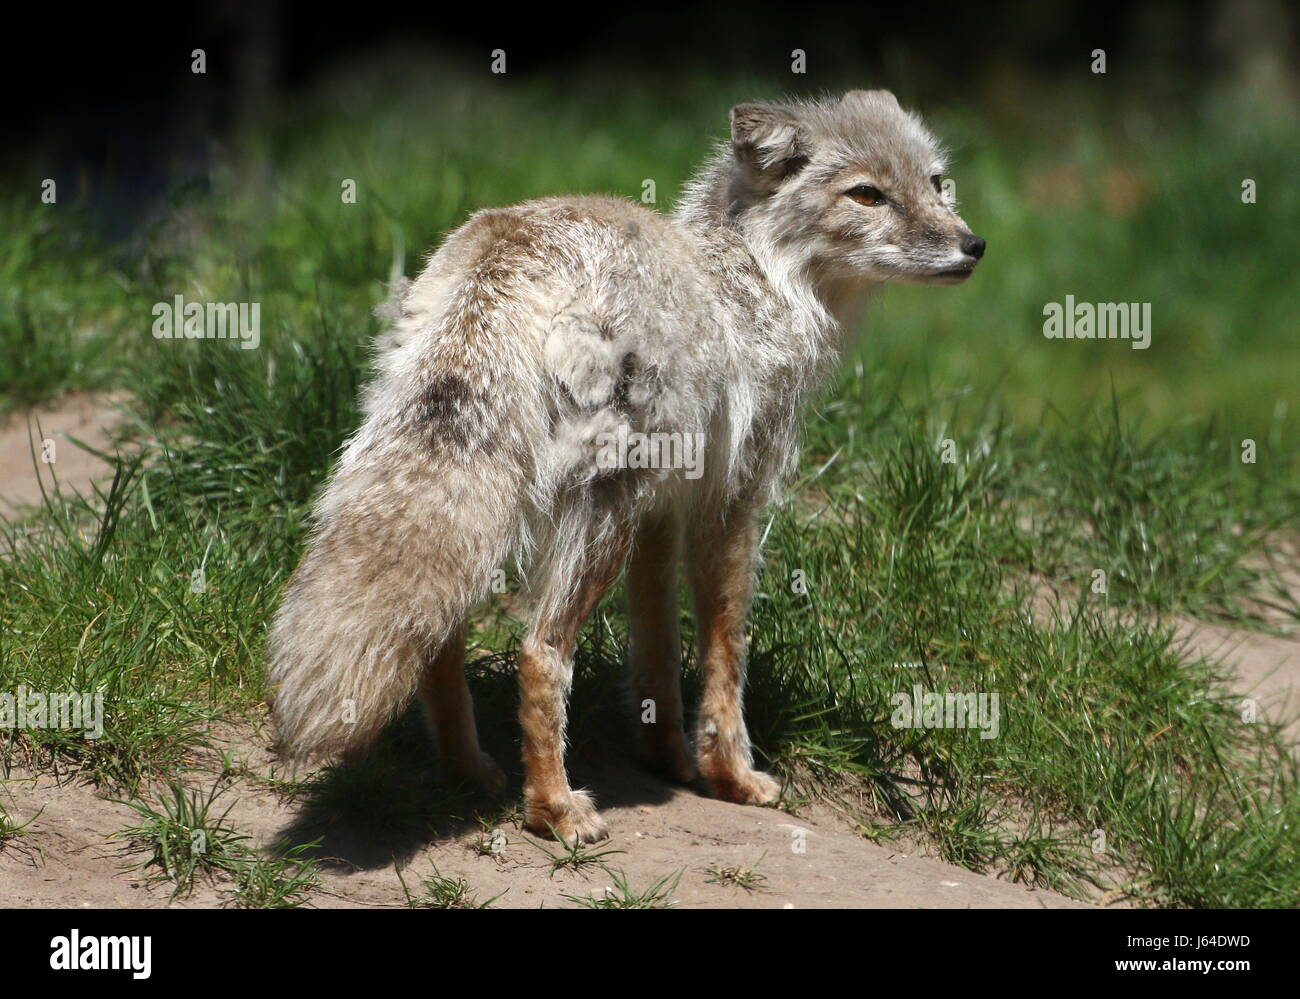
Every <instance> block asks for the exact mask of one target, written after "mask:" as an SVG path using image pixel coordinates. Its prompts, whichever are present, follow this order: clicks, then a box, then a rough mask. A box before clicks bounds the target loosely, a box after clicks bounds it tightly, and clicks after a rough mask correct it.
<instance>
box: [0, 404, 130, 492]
mask: <svg viewBox="0 0 1300 999" xmlns="http://www.w3.org/2000/svg"><path fill="white" fill-rule="evenodd" d="M117 399H118V397H115V396H112V395H94V394H89V393H83V394H76V395H70V396H66V397H65V398H64V399H62V400H61V401H60V402H58V403H57V404H53V405H48V406H37V407H36V408H34V409H32V410H30V411H28V412H26V413H10V414H9V415H8V416H7V417H4V418H0V517H12V516H14V515H15V514H17V513H20V512H21V510H22V508H23V507H25V506H35V505H39V504H40V502H41V486H42V484H43V485H44V487H45V490H46V492H53V490H54V486H55V481H56V479H57V481H58V483H59V485H60V488H63V489H72V490H76V491H81V492H86V491H88V489H89V486H90V483H91V482H92V481H103V480H104V479H105V478H106V477H107V473H108V472H109V467H108V465H107V464H105V463H104V462H103V461H101V460H100V459H99V458H97V457H95V456H94V455H93V454H90V453H89V452H87V451H84V450H82V449H81V448H79V447H77V445H76V444H74V443H72V441H70V440H69V439H68V436H69V435H70V436H72V437H75V438H76V439H78V440H80V441H83V442H85V443H86V444H88V445H89V446H90V447H92V448H94V449H96V450H97V451H104V450H106V449H109V428H110V427H111V426H112V425H113V423H114V422H115V419H116V413H115V408H114V406H115V403H116V401H117ZM45 442H52V445H51V444H48V443H45ZM33 451H35V459H34V460H33V454H32V452H33ZM46 458H49V459H52V460H49V461H46V460H45V459H46Z"/></svg>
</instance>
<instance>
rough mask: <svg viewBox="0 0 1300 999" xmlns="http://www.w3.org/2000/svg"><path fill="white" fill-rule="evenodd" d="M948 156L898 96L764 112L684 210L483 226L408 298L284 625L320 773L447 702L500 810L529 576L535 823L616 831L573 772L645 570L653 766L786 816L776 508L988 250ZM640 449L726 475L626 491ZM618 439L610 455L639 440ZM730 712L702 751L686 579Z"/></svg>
mask: <svg viewBox="0 0 1300 999" xmlns="http://www.w3.org/2000/svg"><path fill="white" fill-rule="evenodd" d="M943 170H944V164H943V155H942V153H941V150H940V148H939V146H938V144H937V143H936V141H935V140H934V138H933V137H932V136H931V135H930V133H929V132H928V131H927V130H926V128H925V127H924V125H923V124H922V123H921V121H920V119H919V118H918V117H917V116H916V115H914V114H911V113H909V112H906V111H904V110H902V109H901V108H900V107H899V105H898V102H897V101H896V100H895V99H894V97H893V95H892V94H890V93H888V92H886V91H879V90H877V91H853V92H850V93H848V94H846V95H844V97H843V98H840V99H834V100H824V101H815V102H804V101H798V102H787V103H775V104H742V105H739V106H737V107H735V108H733V109H732V112H731V137H730V141H729V142H726V143H723V144H720V145H719V147H718V148H717V150H716V152H715V154H714V155H713V157H712V158H711V159H710V160H709V162H708V163H707V164H706V165H705V167H704V168H703V170H702V171H701V172H700V173H699V174H698V176H697V177H696V178H695V179H694V181H693V182H692V183H691V184H690V186H689V188H688V190H687V191H686V193H685V195H684V197H683V198H682V200H681V202H680V205H679V207H678V208H677V210H676V211H675V212H674V214H673V215H672V216H664V215H661V214H659V213H657V212H654V211H652V210H649V209H647V208H644V207H641V206H639V205H636V204H633V203H631V202H628V201H625V200H621V199H617V198H610V197H572V198H545V199H541V200H537V201H530V202H527V203H525V204H521V205H516V206H514V207H510V208H501V209H491V210H487V211H482V212H479V213H477V214H475V215H474V216H472V217H471V218H470V219H469V220H468V221H467V222H466V223H465V224H464V225H463V226H461V227H460V228H459V229H458V230H456V231H455V232H454V233H452V234H451V235H450V236H449V237H448V238H447V240H446V241H445V243H444V244H443V245H442V247H441V248H440V249H439V250H438V251H437V252H436V253H435V254H433V256H432V257H431V258H430V259H429V261H428V264H427V266H426V267H425V268H424V270H423V272H422V273H421V274H420V275H419V277H418V278H417V279H416V280H415V281H414V282H412V283H410V284H409V286H406V287H404V288H403V289H402V290H401V293H400V295H399V297H398V300H397V301H396V302H395V308H394V313H395V316H394V323H393V328H392V329H391V330H390V331H389V332H388V333H386V334H385V335H384V337H383V338H382V340H381V343H380V350H379V353H378V356H377V359H376V373H375V376H374V378H373V380H372V381H371V382H370V384H369V385H368V386H367V388H366V389H365V391H364V398H363V402H364V413H365V419H364V422H363V424H362V426H361V428H360V429H359V430H358V431H357V432H356V434H355V435H354V436H353V437H352V438H351V439H350V440H349V441H348V442H347V445H346V448H345V450H344V452H343V454H342V457H341V459H340V460H339V462H338V464H337V467H336V468H335V469H334V471H333V473H332V475H331V476H330V479H329V482H328V483H327V485H326V486H325V490H324V493H323V494H322V496H321V497H320V500H319V502H318V505H317V507H316V511H315V530H314V533H313V535H312V537H311V540H310V543H309V545H308V548H307V551H306V554H305V555H304V556H303V559H302V562H301V564H300V565H299V567H298V570H297V572H296V573H295V575H294V576H293V579H292V581H291V582H290V583H289V585H288V587H287V589H286V592H285V595H284V599H283V603H282V605H281V606H280V609H279V611H278V613H277V614H276V617H275V620H274V622H273V625H272V627H271V633H270V643H269V660H270V672H269V682H270V685H271V690H272V700H273V705H274V716H275V721H276V724H277V728H278V732H279V736H280V739H281V744H282V746H283V748H284V750H285V751H286V752H287V753H290V754H293V755H300V756H318V755H329V754H347V753H351V752H356V751H358V750H361V749H364V748H365V747H366V746H367V745H368V744H369V743H370V741H371V740H372V739H373V738H374V737H375V735H376V734H377V733H378V732H379V731H380V729H381V728H383V726H384V725H385V724H386V723H387V722H388V721H389V720H390V719H392V718H393V717H394V716H395V715H396V714H397V713H398V712H400V711H401V710H402V709H403V708H404V707H405V706H406V705H407V704H408V703H409V702H410V700H411V699H412V698H413V697H414V696H416V695H417V693H418V694H419V696H420V697H421V698H422V700H423V702H424V704H425V707H426V708H427V711H428V715H429V718H430V721H431V723H432V725H433V730H434V733H435V735H436V738H437V741H438V745H439V747H440V750H441V752H442V754H443V758H444V761H445V764H446V766H447V767H448V768H449V769H450V770H452V771H453V772H455V773H457V774H460V775H462V776H466V777H469V778H473V779H476V780H479V781H483V782H485V783H487V784H489V785H491V786H494V787H499V786H500V785H501V783H502V781H503V779H502V776H501V771H500V770H499V769H498V768H497V767H496V765H495V764H494V763H493V762H492V761H491V760H490V759H489V758H488V757H487V756H486V755H484V754H483V753H482V752H481V751H480V749H479V746H478V738H477V734H476V731H475V724H474V715H473V708H472V705H471V703H470V698H469V693H468V690H467V688H466V686H465V679H464V670H463V656H464V641H465V639H464V634H465V631H464V625H465V621H466V617H467V615H468V613H469V612H470V610H471V608H472V607H473V606H474V605H475V604H476V603H477V602H478V601H479V600H481V599H482V598H483V597H484V596H485V595H486V594H487V592H488V589H489V585H490V581H491V580H492V578H493V573H494V571H495V570H497V569H498V568H500V567H502V566H503V565H505V564H507V563H509V562H510V561H511V560H512V559H513V560H514V563H515V564H516V565H517V566H518V567H519V571H520V577H521V579H523V580H524V581H525V582H526V585H527V591H528V593H529V595H530V597H531V601H530V606H531V608H532V610H531V617H530V623H529V629H528V636H527V638H526V639H525V641H524V643H523V645H522V647H521V649H520V655H519V679H520V693H521V704H520V721H521V725H522V731H523V754H524V763H525V771H526V776H525V784H524V804H525V824H526V825H527V826H528V827H529V828H531V829H534V830H536V831H538V832H543V833H546V832H550V831H552V830H553V831H554V832H555V833H556V834H557V835H559V836H561V837H564V838H566V839H581V840H592V839H597V838H600V837H601V836H603V835H604V824H603V822H602V820H601V819H600V817H599V816H598V814H597V812H596V809H595V806H594V804H593V802H592V801H591V799H590V797H589V796H588V795H587V794H586V793H585V792H581V791H574V790H573V789H571V788H570V786H569V782H568V777H567V774H566V771H565V766H564V743H565V722H566V704H567V697H568V693H569V686H570V683H571V679H572V668H573V667H572V655H573V651H574V646H575V644H576V641H577V637H578V634H579V630H580V628H581V626H582V624H583V621H584V620H585V619H586V617H587V616H588V614H589V613H590V612H591V610H592V609H593V608H594V606H595V605H596V603H597V602H598V601H599V599H600V597H601V595H602V594H603V593H604V592H605V591H606V589H607V588H608V587H609V586H610V585H611V584H612V583H613V582H614V581H616V579H617V578H618V576H619V574H620V573H621V572H622V571H623V568H624V566H625V565H626V566H627V569H628V594H629V604H630V612H631V621H630V649H629V660H630V666H631V674H632V687H633V691H634V693H635V696H636V701H637V706H638V711H640V709H641V706H642V705H643V704H644V703H646V702H652V703H653V715H654V723H653V724H646V725H642V726H641V728H642V732H643V739H642V742H643V746H642V749H643V751H644V755H645V757H646V759H647V760H648V761H649V762H650V763H652V764H654V765H655V766H657V767H658V768H659V769H660V770H661V771H662V772H664V773H666V774H667V775H669V776H671V777H673V778H675V779H678V780H681V781H693V780H696V779H697V778H701V777H702V778H703V782H704V785H705V786H706V787H707V788H708V789H709V791H710V792H711V793H713V794H715V795H717V796H718V797H721V798H724V799H726V800H729V801H736V802H748V803H763V802H768V801H772V800H774V799H775V798H776V797H777V796H778V793H779V790H780V788H779V786H778V784H777V782H776V781H775V780H773V779H772V778H771V777H770V776H768V775H766V774H763V773H761V772H759V771H756V770H755V769H754V767H753V763H752V756H751V751H750V744H749V737H748V734H747V732H746V729H745V723H744V719H743V714H742V708H741V695H742V690H743V686H744V677H745V647H744V646H745V642H744V622H745V614H746V611H747V607H748V603H749V598H750V587H751V577H752V575H753V572H754V564H755V558H756V550H757V537H756V532H755V524H756V518H757V514H758V512H759V511H760V509H761V508H762V507H763V505H764V504H765V503H767V502H768V501H769V500H770V499H771V498H772V497H773V494H774V490H775V489H776V488H777V487H778V486H779V485H780V483H781V481H782V477H783V476H784V475H785V474H786V473H787V472H788V471H789V470H790V469H791V468H792V467H793V464H794V462H795V459H796V455H797V442H798V431H799V419H800V410H801V404H802V403H803V401H804V400H805V399H806V398H807V397H808V395H809V394H810V393H811V392H812V391H813V390H814V389H815V388H816V387H817V386H818V385H819V383H820V382H821V381H822V380H823V378H824V377H825V375H826V374H827V372H828V369H830V367H831V366H832V365H833V364H834V362H835V361H836V359H837V357H838V356H839V354H840V352H841V350H842V348H843V346H844V344H845V342H846V337H847V336H848V335H849V334H851V333H852V332H853V331H854V329H855V328H856V326H857V325H858V324H859V321H860V319H861V314H862V309H863V307H864V304H865V302H866V299H867V297H868V295H869V294H870V293H871V292H872V290H873V289H875V288H878V287H879V286H880V285H882V284H884V283H886V282H889V281H905V282H914V283H937V284H955V283H958V282H960V281H961V280H963V279H964V278H966V277H967V276H968V275H969V274H970V273H971V271H972V270H973V269H974V267H975V265H976V263H977V261H978V259H979V258H980V257H981V256H982V254H983V250H984V241H983V240H982V239H979V238H978V237H975V236H972V235H971V233H970V231H969V230H968V229H967V227H966V225H965V223H963V222H962V220H961V219H960V218H959V217H958V215H957V214H956V212H955V208H954V205H953V203H952V199H951V197H950V195H949V194H948V193H947V192H946V191H945V190H944V187H943V185H942V184H941V175H942V173H943ZM620 433H622V434H624V435H628V434H633V435H637V434H640V435H653V434H677V435H702V436H700V437H693V438H692V439H695V440H699V441H701V442H703V452H702V464H701V466H700V468H699V470H698V471H697V473H696V474H695V475H693V476H692V475H688V474H687V473H686V472H685V471H684V470H683V469H682V468H673V467H651V468H639V467H633V464H632V463H630V462H621V463H618V464H617V465H616V466H615V467H610V465H609V463H608V462H602V461H600V460H599V457H598V452H599V450H600V448H601V447H602V446H603V445H604V444H607V443H608V442H609V441H610V440H611V439H613V438H616V437H617V436H618V435H619V434H620ZM611 435H612V436H611ZM679 561H684V563H685V566H686V571H687V574H688V578H689V580H690V583H691V585H692V588H693V592H694V602H695V614H696V621H697V630H698V636H699V638H698V645H699V650H698V654H699V663H700V667H701V671H702V675H703V684H704V687H703V695H702V698H701V703H700V705H699V708H698V711H697V721H696V724H695V738H694V740H693V742H692V741H690V740H688V739H687V736H686V734H685V728H684V712H683V707H682V703H681V695H680V693H679V690H678V668H679V663H680V656H681V647H680V643H679V639H678V633H677V620H678V611H677V603H676V579H677V567H678V564H679Z"/></svg>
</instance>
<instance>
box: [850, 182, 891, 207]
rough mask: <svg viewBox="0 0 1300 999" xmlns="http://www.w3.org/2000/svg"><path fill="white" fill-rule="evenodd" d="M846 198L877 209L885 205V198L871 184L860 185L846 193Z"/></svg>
mask: <svg viewBox="0 0 1300 999" xmlns="http://www.w3.org/2000/svg"><path fill="white" fill-rule="evenodd" d="M844 195H845V197H848V198H852V199H853V200H854V201H856V202H857V203H858V204H860V205H866V206H867V207H868V208H876V207H878V206H880V205H883V204H884V203H885V196H884V195H883V194H881V193H880V192H879V191H878V190H877V189H876V188H874V187H872V186H871V185H870V184H859V185H858V186H857V187H850V188H849V189H848V190H847V191H845V192H844Z"/></svg>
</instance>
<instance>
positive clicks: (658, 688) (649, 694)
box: [627, 516, 699, 784]
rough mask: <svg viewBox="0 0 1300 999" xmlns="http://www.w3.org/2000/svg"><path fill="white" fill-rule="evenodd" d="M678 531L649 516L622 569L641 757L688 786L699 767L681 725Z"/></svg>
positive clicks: (670, 521)
mask: <svg viewBox="0 0 1300 999" xmlns="http://www.w3.org/2000/svg"><path fill="white" fill-rule="evenodd" d="M678 533H679V531H678V525H677V523H676V522H675V521H674V520H673V519H672V518H671V517H667V516H664V517H656V518H652V519H648V520H646V521H645V522H644V523H643V524H642V525H641V526H640V527H639V528H638V530H637V533H636V540H635V542H634V544H633V549H632V558H631V561H630V562H629V564H628V570H627V592H628V605H629V607H628V622H629V632H630V635H629V637H630V641H629V648H628V665H629V667H630V671H631V679H632V694H633V697H634V698H635V704H634V709H635V711H636V713H637V721H638V725H637V728H638V730H639V735H640V744H641V757H642V760H643V761H644V762H645V764H646V765H647V766H649V767H650V769H652V770H654V771H656V772H657V773H660V774H662V775H663V776H665V777H667V778H669V779H670V780H675V781H678V782H680V783H683V784H689V783H691V782H692V781H694V780H695V779H696V778H697V777H698V776H699V770H698V769H697V768H696V766H695V760H694V759H693V758H692V756H691V750H690V745H689V744H688V743H687V741H686V733H685V730H684V729H683V726H682V692H681V683H680V674H681V654H682V649H681V638H680V636H679V634H678V628H677V621H678V607H677V561H678V549H679V545H678Z"/></svg>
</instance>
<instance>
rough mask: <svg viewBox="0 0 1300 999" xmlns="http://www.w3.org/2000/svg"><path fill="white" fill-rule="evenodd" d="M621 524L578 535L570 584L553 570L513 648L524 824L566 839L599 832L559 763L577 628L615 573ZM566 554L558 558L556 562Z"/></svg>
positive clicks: (586, 799)
mask: <svg viewBox="0 0 1300 999" xmlns="http://www.w3.org/2000/svg"><path fill="white" fill-rule="evenodd" d="M627 541H628V531H627V530H626V529H625V528H624V527H622V526H621V525H620V526H619V527H616V528H611V529H607V530H605V531H602V532H599V533H598V535H597V536H596V538H595V539H594V540H593V538H592V537H591V536H588V537H585V538H584V539H583V543H582V544H581V546H580V547H579V546H575V547H574V549H572V550H580V551H583V552H585V555H584V556H583V557H582V559H581V561H582V568H581V569H580V570H579V572H578V574H577V576H576V581H575V582H573V583H572V585H570V584H569V583H568V581H566V580H564V579H562V578H561V577H560V575H559V573H561V572H563V569H562V568H558V567H557V568H555V571H554V572H553V574H552V575H551V576H550V578H549V579H548V580H547V582H546V584H545V586H544V588H543V591H542V593H541V595H540V599H539V601H538V612H537V616H536V619H535V620H534V623H533V627H532V630H531V632H530V633H529V635H528V637H527V638H526V639H525V640H524V643H523V646H522V648H521V649H520V652H519V722H520V727H521V728H522V730H523V755H524V771H525V776H524V825H525V826H526V827H527V828H528V829H530V830H532V831H533V832H535V833H537V834H539V835H543V836H549V835H552V834H553V835H555V836H557V837H559V838H560V839H563V840H565V841H568V842H586V843H591V842H595V841H596V840H600V839H604V838H605V836H606V835H608V833H607V832H606V828H605V823H604V820H602V819H601V817H600V815H599V814H598V813H597V811H596V805H595V802H594V801H593V800H592V798H591V795H590V794H588V793H587V792H585V791H575V790H573V789H572V788H571V787H570V786H569V778H568V773H567V771H566V770H565V767H564V745H565V729H566V725H567V716H568V698H569V690H570V688H571V686H572V683H573V652H574V649H575V647H576V646H577V640H578V633H579V631H580V630H581V628H582V625H583V622H584V621H586V619H587V617H588V615H590V614H591V612H592V611H593V610H594V609H595V608H596V605H597V604H598V603H599V602H600V598H601V597H602V596H604V594H605V592H606V590H608V589H609V587H610V586H611V585H612V584H613V583H614V581H615V580H616V579H617V578H618V574H619V572H620V571H621V570H622V567H623V561H624V559H625V557H626V554H627ZM565 561H567V560H565V559H559V560H557V562H558V565H559V566H562V565H563V564H564V562H565Z"/></svg>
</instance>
